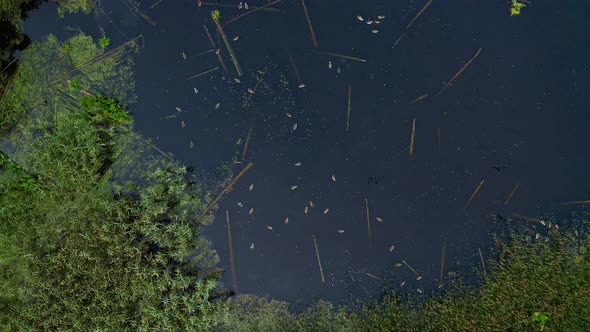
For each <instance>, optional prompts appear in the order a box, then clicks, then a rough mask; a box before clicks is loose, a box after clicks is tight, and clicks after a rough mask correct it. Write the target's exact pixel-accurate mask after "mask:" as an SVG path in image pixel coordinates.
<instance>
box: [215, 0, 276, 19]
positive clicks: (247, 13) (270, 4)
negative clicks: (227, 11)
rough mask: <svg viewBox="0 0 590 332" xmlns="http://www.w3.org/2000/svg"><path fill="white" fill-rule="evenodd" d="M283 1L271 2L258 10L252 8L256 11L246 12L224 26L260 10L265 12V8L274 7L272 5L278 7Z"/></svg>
mask: <svg viewBox="0 0 590 332" xmlns="http://www.w3.org/2000/svg"><path fill="white" fill-rule="evenodd" d="M281 1H283V0H275V1H273V2H269V3H267V4H266V5H264V6H260V7H256V8H254V7H252V8H254V9H252V10H251V11H248V12H245V13H244V14H242V15H240V16H237V17H234V18H232V19H231V20H229V21H227V22H225V23H223V25H228V24H230V23H232V22H235V21H237V20H239V19H240V18H242V17H244V16H246V15H250V14H252V13H255V12H257V11H259V10H263V9H265V8H267V7H270V6H272V5H276V4H277V3H279V2H281Z"/></svg>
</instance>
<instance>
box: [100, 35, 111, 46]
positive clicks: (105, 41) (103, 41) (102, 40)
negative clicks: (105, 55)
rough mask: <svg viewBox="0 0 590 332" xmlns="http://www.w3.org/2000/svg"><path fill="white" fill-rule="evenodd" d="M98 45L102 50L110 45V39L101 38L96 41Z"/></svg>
mask: <svg viewBox="0 0 590 332" xmlns="http://www.w3.org/2000/svg"><path fill="white" fill-rule="evenodd" d="M98 43H99V44H100V48H103V49H104V48H107V47H109V46H110V45H111V39H110V38H108V37H107V36H102V37H100V39H99V40H98Z"/></svg>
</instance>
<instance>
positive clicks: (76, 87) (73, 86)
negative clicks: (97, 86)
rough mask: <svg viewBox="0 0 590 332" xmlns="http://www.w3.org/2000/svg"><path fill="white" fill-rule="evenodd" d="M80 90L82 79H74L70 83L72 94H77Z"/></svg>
mask: <svg viewBox="0 0 590 332" xmlns="http://www.w3.org/2000/svg"><path fill="white" fill-rule="evenodd" d="M78 90H80V79H78V78H74V79H73V80H71V81H70V92H71V93H75V92H77V91H78Z"/></svg>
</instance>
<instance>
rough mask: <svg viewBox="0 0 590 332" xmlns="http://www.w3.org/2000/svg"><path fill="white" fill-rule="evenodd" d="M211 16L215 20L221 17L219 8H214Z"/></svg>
mask: <svg viewBox="0 0 590 332" xmlns="http://www.w3.org/2000/svg"><path fill="white" fill-rule="evenodd" d="M211 18H212V19H213V21H215V22H217V21H219V20H220V19H221V12H220V11H219V10H217V9H216V10H214V11H212V12H211Z"/></svg>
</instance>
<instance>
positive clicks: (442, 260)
mask: <svg viewBox="0 0 590 332" xmlns="http://www.w3.org/2000/svg"><path fill="white" fill-rule="evenodd" d="M446 247H447V243H446V240H443V245H442V254H441V256H440V277H439V278H438V280H439V284H438V287H441V286H442V285H443V278H444V271H445V250H446Z"/></svg>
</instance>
